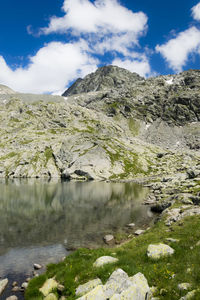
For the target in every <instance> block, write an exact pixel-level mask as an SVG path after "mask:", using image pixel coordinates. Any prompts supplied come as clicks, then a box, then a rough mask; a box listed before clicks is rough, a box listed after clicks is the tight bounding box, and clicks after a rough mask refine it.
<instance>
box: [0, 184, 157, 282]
mask: <svg viewBox="0 0 200 300" xmlns="http://www.w3.org/2000/svg"><path fill="white" fill-rule="evenodd" d="M146 194H147V189H145V188H143V187H141V186H140V185H137V184H135V183H106V182H60V181H50V182H47V181H41V180H13V181H11V180H9V181H1V182H0V228H1V230H0V266H1V267H0V276H2V277H5V276H8V277H10V278H12V279H14V278H19V277H20V276H22V275H23V276H25V275H27V276H28V275H30V274H31V272H32V271H33V268H32V266H33V263H41V264H43V265H44V264H47V263H50V262H56V261H58V260H60V259H62V257H63V256H66V255H67V254H68V251H67V250H66V249H69V248H77V247H84V246H85V247H97V246H101V245H103V240H102V237H103V236H104V235H105V234H109V233H115V232H118V231H121V230H122V229H123V228H125V225H126V224H128V223H132V222H134V223H135V224H136V228H138V227H140V228H141V227H143V226H145V225H146V224H149V222H150V221H151V220H152V214H151V212H150V211H149V208H148V207H147V206H144V205H142V201H143V200H144V198H145V196H146ZM23 276H22V277H23Z"/></svg>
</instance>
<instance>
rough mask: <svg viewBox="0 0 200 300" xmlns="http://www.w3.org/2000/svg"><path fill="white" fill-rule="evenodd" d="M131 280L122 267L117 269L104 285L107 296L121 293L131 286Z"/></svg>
mask: <svg viewBox="0 0 200 300" xmlns="http://www.w3.org/2000/svg"><path fill="white" fill-rule="evenodd" d="M131 284H132V283H131V281H130V280H129V277H128V275H127V273H126V272H124V271H123V270H122V269H117V270H116V271H114V272H113V273H112V274H111V276H110V277H109V279H108V281H107V282H106V284H105V285H104V290H105V294H106V296H107V298H108V299H109V298H111V297H112V296H113V295H114V294H120V293H121V292H122V291H124V290H125V289H127V288H128V287H130V286H131Z"/></svg>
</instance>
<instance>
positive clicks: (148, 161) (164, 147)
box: [0, 66, 200, 180]
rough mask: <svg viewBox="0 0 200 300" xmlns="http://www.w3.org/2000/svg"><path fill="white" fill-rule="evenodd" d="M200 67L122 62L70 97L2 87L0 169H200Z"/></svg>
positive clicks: (25, 172) (115, 174)
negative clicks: (144, 68)
mask: <svg viewBox="0 0 200 300" xmlns="http://www.w3.org/2000/svg"><path fill="white" fill-rule="evenodd" d="M199 121H200V71H199V70H189V71H186V72H182V73H180V74H178V75H168V76H159V77H155V78H149V79H144V78H142V77H140V76H139V75H137V74H135V73H131V72H129V71H127V70H124V69H121V68H118V67H115V66H107V67H102V68H99V69H98V70H97V71H96V72H95V73H92V74H90V75H87V76H86V77H85V78H84V79H78V80H77V81H76V82H75V83H74V84H73V85H72V86H71V87H70V88H69V89H68V90H67V91H66V92H65V93H64V94H63V97H53V96H48V95H29V94H15V93H14V92H13V93H10V92H9V90H6V89H5V88H4V93H1V94H0V136H1V139H0V176H1V177H63V178H71V179H102V180H105V179H114V180H118V179H133V178H136V177H145V176H152V175H163V174H169V173H173V172H184V171H185V170H187V169H188V168H190V167H191V166H194V167H195V168H197V169H198V168H199V166H198V164H199V157H200V152H199V149H200V126H199V124H200V123H199Z"/></svg>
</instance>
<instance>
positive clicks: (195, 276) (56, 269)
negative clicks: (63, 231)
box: [25, 216, 200, 300]
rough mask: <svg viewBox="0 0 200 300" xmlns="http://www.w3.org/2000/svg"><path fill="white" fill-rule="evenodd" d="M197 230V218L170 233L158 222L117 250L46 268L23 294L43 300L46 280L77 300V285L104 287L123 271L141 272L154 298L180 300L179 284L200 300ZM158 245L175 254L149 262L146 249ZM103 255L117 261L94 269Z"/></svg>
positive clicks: (82, 252) (76, 256)
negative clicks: (94, 281)
mask: <svg viewBox="0 0 200 300" xmlns="http://www.w3.org/2000/svg"><path fill="white" fill-rule="evenodd" d="M199 227H200V218H199V217H197V216H193V217H187V218H185V219H184V222H183V221H180V222H177V223H175V224H174V225H173V226H172V227H170V229H168V227H166V226H165V225H164V223H163V221H159V222H157V223H156V224H155V225H154V226H153V228H152V229H150V230H147V231H146V233H144V234H143V235H141V236H139V237H135V238H133V239H132V240H131V241H129V242H127V243H125V244H123V245H121V246H120V247H116V248H105V249H103V248H101V249H96V250H89V249H79V250H77V251H75V252H74V253H72V254H71V255H70V256H68V257H66V259H65V260H64V261H63V262H60V263H59V264H51V265H49V266H48V267H47V272H46V273H45V274H43V275H41V276H39V277H37V278H34V279H33V280H32V281H31V282H30V284H29V286H28V289H27V291H26V295H25V296H26V299H27V300H36V299H37V300H39V299H43V296H42V294H41V293H40V292H39V288H40V287H41V286H42V285H43V283H44V282H45V280H46V279H47V278H52V277H55V278H56V280H57V281H59V282H60V283H61V284H63V285H64V286H65V289H64V291H63V292H62V295H64V296H66V297H67V299H69V300H72V299H76V297H75V289H76V287H77V286H78V285H79V284H83V283H85V282H87V281H89V280H90V279H94V278H97V277H98V278H100V279H101V280H102V281H103V282H104V283H105V282H106V280H107V279H108V277H109V276H110V274H111V273H112V272H113V271H114V270H115V269H116V268H122V269H123V270H124V271H125V272H127V273H128V275H129V276H132V275H134V274H136V273H137V272H142V273H143V274H144V275H145V277H146V278H147V279H148V283H149V285H150V286H155V287H157V291H156V294H155V296H159V298H160V299H166V300H167V299H168V300H172V299H179V298H180V297H181V296H183V295H185V294H186V291H180V290H179V289H178V284H180V283H183V282H188V283H190V284H191V289H190V290H194V289H195V290H197V292H196V295H195V298H193V299H200V290H198V288H199V284H200V273H199V265H200V255H199V251H200V244H198V241H199V240H200V233H199ZM166 238H173V239H178V240H179V242H167V241H166ZM160 242H164V243H168V244H169V245H170V246H171V247H172V248H173V249H174V250H175V253H174V255H172V256H170V257H167V258H162V259H160V260H158V261H153V260H150V259H149V258H148V257H147V255H146V251H147V247H148V245H149V244H151V243H160ZM103 255H111V256H114V257H117V258H118V259H119V261H118V262H117V263H115V264H109V265H105V266H104V267H101V268H94V267H93V263H94V261H95V260H96V259H97V258H98V257H100V256H103ZM55 293H56V294H57V293H58V291H55Z"/></svg>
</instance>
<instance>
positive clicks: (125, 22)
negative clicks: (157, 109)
mask: <svg viewBox="0 0 200 300" xmlns="http://www.w3.org/2000/svg"><path fill="white" fill-rule="evenodd" d="M63 10H64V12H65V16H64V17H61V18H58V17H52V18H51V20H50V23H49V26H48V27H46V28H43V29H42V30H41V32H43V33H45V34H49V33H52V32H62V33H63V32H66V33H67V32H68V30H69V29H71V30H73V31H75V32H76V34H83V33H103V34H105V33H109V32H112V33H119V32H130V31H131V32H134V33H135V34H136V35H138V34H140V33H142V32H143V31H144V29H145V27H146V23H147V16H146V15H145V14H144V13H143V12H138V13H133V12H132V11H131V10H128V9H127V8H126V7H124V6H122V5H120V3H119V2H118V1H117V0H96V1H94V3H92V2H90V1H88V0H65V1H64V4H63Z"/></svg>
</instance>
